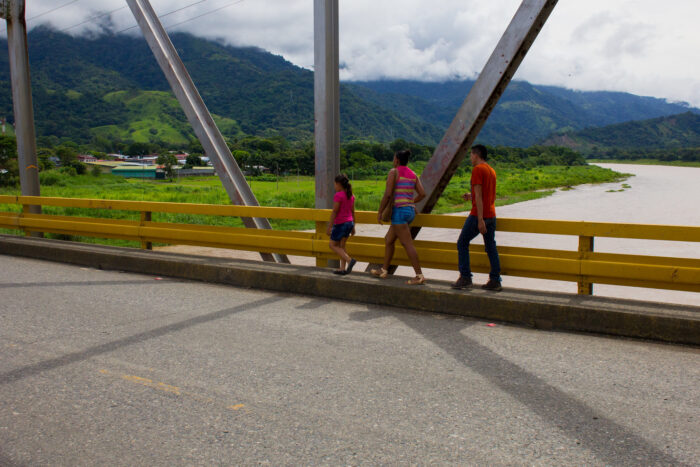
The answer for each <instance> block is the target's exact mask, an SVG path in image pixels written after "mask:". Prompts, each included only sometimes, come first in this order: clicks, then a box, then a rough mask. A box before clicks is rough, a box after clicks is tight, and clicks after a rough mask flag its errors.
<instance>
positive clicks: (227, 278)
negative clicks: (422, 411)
mask: <svg viewBox="0 0 700 467" xmlns="http://www.w3.org/2000/svg"><path fill="white" fill-rule="evenodd" d="M0 254H3V255H12V256H22V257H28V258H36V259H43V260H49V261H58V262H63V263H70V264H77V265H81V266H90V267H95V268H100V269H109V270H119V271H129V272H135V273H141V274H151V275H158V276H169V277H177V278H182V279H189V280H197V281H205V282H213V283H219V284H229V285H235V286H238V287H249V288H258V289H265V290H274V291H279V292H288V293H295V294H304V295H314V296H319V297H326V298H333V299H342V300H349V301H356V302H363V303H370V304H375V305H385V306H393V307H399V308H406V309H412V310H421V311H430V312H434V313H445V314H454V315H462V316H468V317H472V318H479V319H485V320H491V321H503V322H508V323H514V324H519V325H525V326H532V327H535V328H541V329H557V330H567V331H580V332H594V333H601V334H610V335H615V336H624V337H635V338H644V339H654V340H660V341H665V342H673V343H679V344H691V345H700V307H695V306H683V305H674V304H663V303H651V302H639V301H633V300H620V299H610V298H605V297H595V296H593V297H590V296H578V295H570V294H561V293H545V292H538V291H531V290H520V289H513V290H508V289H506V290H504V291H502V292H498V293H494V292H486V291H483V290H480V289H473V290H469V291H455V290H452V289H451V288H450V287H449V283H447V282H444V281H429V284H428V285H425V286H408V285H405V284H404V283H403V282H402V281H400V280H399V279H394V278H392V279H387V280H378V279H375V278H373V277H370V276H369V275H367V274H362V273H358V274H352V275H350V276H344V277H338V276H335V275H332V274H330V273H329V272H328V271H327V270H323V269H318V268H313V267H307V266H298V265H289V264H271V263H263V262H258V261H246V260H231V259H221V258H208V257H201V256H191V255H182V254H177V253H167V252H156V251H146V250H135V249H132V248H119V247H107V246H102V245H89V244H83V243H74V242H64V241H59V240H46V239H40V238H30V237H16V236H7V235H0Z"/></svg>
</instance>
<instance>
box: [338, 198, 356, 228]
mask: <svg viewBox="0 0 700 467" xmlns="http://www.w3.org/2000/svg"><path fill="white" fill-rule="evenodd" d="M333 202H334V203H338V204H340V208H339V209H338V214H337V215H336V216H335V221H334V222H333V224H343V223H345V222H352V221H353V219H352V208H353V206H354V205H355V195H352V196H351V197H350V199H348V195H347V193H345V191H337V192H336V193H335V195H334V196H333Z"/></svg>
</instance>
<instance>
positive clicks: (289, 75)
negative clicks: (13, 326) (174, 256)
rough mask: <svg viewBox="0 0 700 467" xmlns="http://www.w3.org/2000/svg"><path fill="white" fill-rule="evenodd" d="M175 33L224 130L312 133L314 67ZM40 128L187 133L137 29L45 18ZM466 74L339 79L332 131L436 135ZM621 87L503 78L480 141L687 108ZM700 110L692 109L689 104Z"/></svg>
mask: <svg viewBox="0 0 700 467" xmlns="http://www.w3.org/2000/svg"><path fill="white" fill-rule="evenodd" d="M172 40H173V43H174V44H175V46H176V47H177V49H178V51H179V53H180V55H181V57H182V59H183V61H184V62H185V64H186V65H187V67H188V69H189V71H190V73H191V74H192V77H193V79H194V81H195V83H196V84H197V86H198V88H199V91H200V93H201V94H202V97H203V98H204V100H205V102H206V103H207V105H208V106H209V109H210V111H211V112H212V113H213V114H215V118H216V119H217V122H218V123H219V124H220V126H221V130H222V133H223V134H224V136H225V137H226V138H227V139H228V140H229V141H232V140H235V139H237V138H240V137H242V136H244V135H258V136H265V137H272V136H282V137H284V138H285V139H288V140H290V141H311V139H312V134H313V120H314V116H313V74H312V72H311V71H309V70H305V69H302V68H299V67H297V66H295V65H293V64H291V63H289V62H287V61H286V60H284V59H283V58H282V57H279V56H275V55H272V54H270V53H268V52H265V51H263V50H260V49H256V48H240V47H231V46H224V45H222V44H219V43H217V42H213V41H208V40H204V39H200V38H196V37H194V36H191V35H188V34H181V33H175V34H173V35H172ZM29 44H30V50H29V53H30V63H31V67H32V70H31V71H32V82H33V93H34V108H35V114H36V126H37V133H38V135H39V138H40V143H41V144H43V145H44V146H55V145H56V144H59V143H61V142H63V141H65V140H73V141H75V142H78V143H80V144H93V145H95V146H96V147H98V148H99V149H100V150H104V151H108V150H109V148H110V146H112V147H113V146H114V143H115V142H117V143H125V144H129V143H132V142H142V143H146V142H150V143H162V144H164V145H183V144H186V143H187V142H189V141H191V140H193V139H194V134H193V132H192V130H191V128H190V126H189V124H188V123H187V121H186V119H185V116H184V114H183V112H182V111H181V110H180V108H179V105H178V103H177V102H176V100H175V98H174V97H173V95H172V93H171V92H170V90H169V87H168V84H167V82H166V80H165V78H164V76H163V74H162V72H161V70H160V68H159V67H158V66H157V63H156V61H155V59H154V58H153V56H152V54H151V52H150V50H149V49H148V47H147V45H146V43H145V41H144V40H143V39H142V38H141V37H131V36H126V35H102V36H98V37H91V38H87V37H82V38H81V37H72V36H69V35H67V34H63V33H59V32H56V31H53V30H50V29H47V28H45V27H40V28H36V29H34V30H33V31H32V32H31V33H30V35H29ZM472 84H473V82H471V81H450V82H446V83H421V82H414V81H376V82H365V83H344V84H342V85H341V138H342V139H343V140H344V141H350V140H355V139H362V140H374V141H380V142H389V141H393V140H395V139H397V138H402V139H404V140H407V141H413V142H416V143H421V144H430V145H434V144H436V143H437V142H438V141H439V140H440V138H441V137H442V135H443V133H444V131H445V129H446V128H447V127H448V126H449V124H450V122H451V120H452V118H453V117H454V114H455V112H456V110H457V109H458V107H459V106H460V104H461V103H462V101H463V100H464V98H465V96H466V95H467V93H468V91H469V89H470V87H471V85H472ZM687 110H688V107H687V106H684V105H681V104H669V103H667V102H665V101H664V100H662V99H653V98H645V97H638V96H634V95H631V94H625V93H606V92H577V91H571V90H566V89H563V88H556V87H551V86H534V85H531V84H529V83H527V82H522V81H516V82H513V83H511V85H510V86H509V88H508V90H507V91H506V93H505V95H504V96H503V98H502V99H501V102H500V104H499V105H498V106H497V107H496V109H495V110H494V113H493V114H492V116H491V117H490V119H489V121H488V122H487V124H486V126H485V127H484V129H483V131H482V133H481V135H480V137H479V140H480V141H482V142H485V143H488V144H493V145H508V146H518V147H527V146H530V145H532V144H535V143H537V142H540V141H543V140H545V139H546V138H547V137H548V136H549V135H550V134H552V133H555V132H562V131H571V130H580V129H584V128H588V127H593V126H601V125H606V124H610V123H618V122H623V121H629V120H639V119H647V118H652V117H659V116H665V115H671V114H678V113H681V112H684V111H687ZM692 110H693V111H697V109H692ZM2 116H6V117H8V120H10V121H12V105H11V97H10V82H9V66H8V63H7V43H6V41H4V40H0V117H2Z"/></svg>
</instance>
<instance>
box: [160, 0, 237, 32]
mask: <svg viewBox="0 0 700 467" xmlns="http://www.w3.org/2000/svg"><path fill="white" fill-rule="evenodd" d="M244 1H245V0H237V1H235V2H231V3H228V4H226V5H224V6H221V7H219V8H215V9H214V10H211V11H207V12H206V13H202V14H201V15H198V16H193V17H192V18H189V19H186V20H185V21H181V22H179V23H175V24H170V25H168V26H165V29H168V28H174V27H176V26H180V25H181V24H185V23H189V22H190V21H194V20H196V19H198V18H201V17H202V16H206V15H209V14H211V13H214V12H216V11H219V10H223V9H224V8H228V7H230V6H233V5H238V4H239V3H243V2H244Z"/></svg>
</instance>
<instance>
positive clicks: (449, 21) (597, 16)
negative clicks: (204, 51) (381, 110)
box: [27, 0, 700, 106]
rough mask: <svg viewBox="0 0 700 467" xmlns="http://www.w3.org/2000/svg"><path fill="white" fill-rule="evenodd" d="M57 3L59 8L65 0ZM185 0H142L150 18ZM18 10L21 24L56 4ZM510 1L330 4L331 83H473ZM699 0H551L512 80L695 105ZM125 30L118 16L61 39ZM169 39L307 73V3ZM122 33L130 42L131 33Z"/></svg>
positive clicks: (191, 28) (112, 0)
mask: <svg viewBox="0 0 700 467" xmlns="http://www.w3.org/2000/svg"><path fill="white" fill-rule="evenodd" d="M68 1H69V0H65V1H63V3H68ZM196 1H197V0H153V1H152V3H153V6H154V8H155V9H156V11H157V12H158V13H159V14H164V13H167V12H170V11H172V10H175V9H177V8H180V7H184V6H186V5H189V4H191V3H194V2H196ZM233 1H234V0H205V1H203V2H201V3H199V4H197V5H194V6H192V7H191V8H187V9H184V10H182V11H181V12H178V13H175V14H172V15H170V16H168V17H167V18H164V19H163V23H164V24H165V25H170V24H175V23H179V22H181V21H185V20H187V19H189V18H193V17H195V16H197V15H200V14H202V13H206V12H207V11H212V10H215V9H216V8H219V7H222V6H226V5H229V4H231V3H233ZM27 3H28V13H27V17H28V18H31V17H32V16H35V15H37V14H40V13H42V12H44V11H47V10H49V9H52V8H55V7H56V6H57V5H60V3H59V2H57V1H56V0H33V1H31V2H27ZM519 4H520V1H519V0H489V1H488V2H486V1H482V0H441V1H439V2H428V1H425V0H340V27H341V30H340V36H341V39H340V40H341V45H340V54H341V57H340V59H341V62H342V63H343V69H342V70H341V73H342V74H341V77H342V78H343V79H378V78H382V77H386V78H408V79H419V80H444V79H449V78H455V77H473V76H475V75H476V74H477V73H478V72H479V71H481V68H482V67H483V64H484V63H485V62H486V60H487V58H488V56H489V55H490V53H491V51H492V50H493V48H494V46H495V45H496V43H497V41H498V39H499V38H500V36H501V34H502V33H503V31H504V30H505V28H506V26H507V25H508V23H509V21H510V19H511V18H512V16H513V14H514V13H515V11H516V9H517V8H518V6H519ZM124 5H125V2H124V1H123V0H99V1H97V0H79V1H77V2H75V3H72V4H70V5H68V6H66V7H65V8H61V9H59V10H57V11H56V12H54V13H52V14H49V15H46V16H43V17H41V18H40V19H38V20H36V21H30V26H33V25H36V24H40V23H42V22H49V23H51V24H52V25H54V27H56V28H59V29H62V28H67V27H70V26H73V25H75V24H78V23H80V22H81V21H84V20H85V19H87V18H90V17H93V16H95V15H97V14H100V13H102V12H105V11H111V10H114V9H117V8H120V7H123V6H124ZM698 18H700V2H698V1H697V0H671V1H668V2H659V1H658V0H618V1H615V2H610V1H609V0H566V1H560V2H559V4H558V5H557V6H556V8H555V9H554V12H553V13H552V16H551V17H550V19H549V21H548V22H547V24H546V25H545V27H544V29H543V30H542V32H541V33H540V37H539V38H538V39H537V41H536V42H535V44H534V45H533V47H532V49H531V51H530V53H529V54H528V56H527V57H526V59H525V61H524V62H523V64H522V65H521V68H520V70H519V71H518V74H517V75H516V78H517V79H525V80H528V81H530V82H533V83H538V84H552V85H558V86H566V87H569V88H574V89H583V90H615V91H626V92H632V93H635V94H641V95H651V96H656V97H663V98H668V99H669V100H673V101H688V102H690V103H692V104H693V105H695V106H700V60H697V54H698V50H700V29H699V28H697V24H696V23H697V19H698ZM100 24H101V25H102V26H105V25H108V26H109V27H112V28H113V29H114V30H121V29H124V28H127V27H130V26H132V25H133V24H135V21H134V19H133V18H132V17H131V14H130V11H129V10H128V8H123V9H121V10H118V11H116V12H114V13H113V14H112V15H109V16H105V17H103V18H101V19H94V20H92V21H90V22H88V23H86V24H84V25H81V26H78V27H75V28H72V29H70V30H68V32H70V33H73V34H82V33H84V32H86V31H96V30H99V29H100ZM173 30H177V31H188V32H191V33H193V34H195V35H199V36H203V37H207V38H212V39H223V40H224V41H226V42H227V43H229V44H233V45H254V46H259V47H261V48H264V49H266V50H269V51H271V52H273V53H276V54H280V55H283V56H284V57H285V58H287V59H288V60H290V61H291V62H293V63H296V64H297V65H300V66H303V67H306V68H311V67H312V66H313V2H312V1H310V0H244V1H242V2H240V3H236V4H233V5H231V6H228V7H226V8H223V9H221V10H219V11H216V12H215V13H213V14H210V15H206V16H203V17H201V18H198V19H194V20H193V21H190V22H187V23H185V24H183V25H181V26H179V27H177V28H175V29H173ZM130 32H131V33H134V34H138V33H139V32H138V29H137V28H135V29H132V30H131V31H130Z"/></svg>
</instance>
